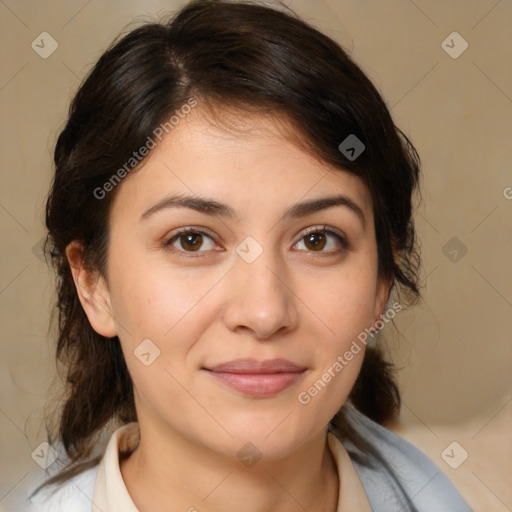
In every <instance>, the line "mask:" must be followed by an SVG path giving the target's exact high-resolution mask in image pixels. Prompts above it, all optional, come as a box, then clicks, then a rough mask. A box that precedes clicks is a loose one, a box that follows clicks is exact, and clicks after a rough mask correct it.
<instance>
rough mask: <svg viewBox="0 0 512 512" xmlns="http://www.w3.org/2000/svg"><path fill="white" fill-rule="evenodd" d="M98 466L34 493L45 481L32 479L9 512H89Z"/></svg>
mask: <svg viewBox="0 0 512 512" xmlns="http://www.w3.org/2000/svg"><path fill="white" fill-rule="evenodd" d="M97 473H98V465H95V466H94V467H92V468H89V469H87V470H85V471H83V472H81V473H79V474H77V475H75V476H74V477H72V478H70V479H69V480H67V481H66V482H64V483H62V484H56V485H48V486H46V487H43V488H42V489H41V490H39V491H38V492H37V493H34V491H35V490H36V489H37V488H38V486H39V485H41V484H42V483H43V482H44V481H45V480H41V478H40V477H39V478H32V479H29V480H28V482H27V483H26V484H25V485H24V489H23V498H20V499H19V501H18V502H17V503H16V504H15V505H14V508H12V509H9V512H36V511H37V512H90V511H91V508H92V505H91V504H92V496H93V492H94V484H95V482H96V476H97ZM33 493H34V494H33Z"/></svg>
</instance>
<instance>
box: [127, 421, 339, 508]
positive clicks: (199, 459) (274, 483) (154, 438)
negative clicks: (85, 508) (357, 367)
mask: <svg viewBox="0 0 512 512" xmlns="http://www.w3.org/2000/svg"><path fill="white" fill-rule="evenodd" d="M148 427H149V426H148ZM141 432H145V434H146V435H143V436H142V437H141V441H140V444H139V446H138V448H137V449H136V450H135V451H134V452H133V453H132V454H131V455H130V456H129V457H128V458H126V459H124V460H122V461H121V463H120V468H121V474H122V476H123V479H124V481H125V484H126V487H127V489H128V492H129V494H130V496H131V498H132V500H133V502H134V503H135V505H136V507H137V508H138V509H139V510H140V512H150V511H154V510H167V509H169V505H170V504H172V509H173V510H186V511H189V512H195V511H200V512H224V511H225V510H244V512H267V511H268V510H273V511H276V512H292V511H293V512H299V511H304V510H323V511H326V512H336V510H337V504H338V493H339V477H338V473H337V469H336V463H335V460H334V457H333V455H332V453H331V452H330V450H329V448H328V445H327V440H326V434H325V432H320V433H319V434H318V435H316V436H315V437H313V438H312V439H310V440H309V441H308V442H306V443H305V444H304V445H303V446H301V447H300V448H299V449H298V450H296V451H295V452H293V453H291V454H290V455H288V456H287V457H283V458H280V459H272V460H267V459H260V460H258V461H257V462H256V463H255V464H254V465H251V464H250V463H249V464H248V465H247V466H246V465H244V464H243V463H242V462H241V461H239V460H238V459H233V458H228V457H225V456H223V455H222V454H219V453H218V452H214V451H212V450H210V449H208V448H207V447H204V446H198V445H197V444H192V443H191V442H190V441H189V440H187V439H183V438H178V435H177V433H172V432H171V433H169V432H165V435H163V433H159V432H158V431H154V430H152V431H150V432H147V431H146V430H144V428H143V427H142V426H141ZM147 434H149V435H147Z"/></svg>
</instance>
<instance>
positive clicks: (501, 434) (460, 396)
mask: <svg viewBox="0 0 512 512" xmlns="http://www.w3.org/2000/svg"><path fill="white" fill-rule="evenodd" d="M288 3H289V5H290V6H291V7H292V8H294V9H295V10H296V11H297V12H298V13H299V14H300V15H302V16H303V17H304V18H305V19H306V20H308V21H309V22H311V23H312V24H314V25H315V26H317V27H318V28H320V29H321V30H323V31H324V32H326V33H327V34H328V35H330V36H331V37H333V38H334V39H336V40H337V41H338V42H340V43H341V44H342V45H344V46H345V48H347V49H348V50H349V52H350V53H351V54H352V55H353V57H354V58H355V60H356V61H357V62H358V63H359V64H360V65H361V66H362V67H363V69H364V70H365V71H366V72H367V74H368V75H369V76H370V78H371V79H372V80H373V81H374V83H375V84H376V85H377V87H378V88H379V90H380V91H381V92H382V94H383V95H384V97H385V99H386V101H387V103H388V105H389V107H390V108H391V109H392V114H393V116H394V118H395V120H396V122H397V124H398V125H399V126H400V127H401V128H402V129H403V130H404V131H405V133H406V134H408V135H409V136H410V137H411V138H412V141H413V143H414V144H415V145H416V147H417V149H418V151H419V153H420V155H421V157H422V161H423V178H422V186H423V198H424V202H423V203H422V204H421V206H420V208H419V210H418V212H417V215H416V219H417V227H418V232H419V236H420V239H421V245H422V254H423V267H424V268H423V271H422V276H423V284H424V290H423V293H424V297H425V302H424V304H422V305H420V306H417V307H416V308H415V309H411V310H409V311H404V312H401V313H399V315H398V316H397V318H396V325H397V327H398V329H399V331H400V336H398V335H397V334H396V332H395V331H394V330H393V329H392V328H391V329H390V327H389V326H387V327H386V328H385V330H384V333H385V336H386V338H388V339H389V344H390V346H391V348H392V350H393V353H394V357H395V361H396V362H397V363H398V364H399V365H400V366H403V370H402V371H401V373H400V382H401V389H402V393H403V399H404V405H403V411H402V416H401V422H400V424H399V425H396V427H395V430H396V431H397V432H398V433H400V434H401V435H403V436H404V437H406V438H407V439H409V440H411V441H413V442H414V443H415V444H416V445H417V446H419V447H420V448H421V449H422V450H423V451H424V452H425V453H427V454H428V455H429V456H430V457H431V458H432V459H433V460H434V462H435V463H436V464H437V465H438V466H439V467H440V468H441V469H442V470H443V471H444V472H445V473H446V474H447V475H448V476H449V477H450V478H451V479H452V481H453V482H454V483H455V484H456V485H457V486H458V487H459V489H461V491H462V492H463V494H464V496H465V497H466V499H467V500H468V502H469V503H470V504H471V505H472V506H473V507H474V509H475V510H478V511H485V512H489V511H497V512H498V511H507V510H508V511H510V510H512V491H511V488H512V487H511V486H510V482H511V481H512V434H511V432H512V430H511V426H512V389H511V387H512V386H511V384H512V383H511V380H512V377H511V370H510V367H511V362H512V343H511V335H510V326H511V320H512V269H511V265H510V262H511V261H512V259H511V255H512V236H511V231H512V227H511V218H512V188H510V187H512V173H511V163H510V162H511V161H512V145H511V144H510V142H511V135H512V72H511V62H512V44H511V38H512V34H511V29H510V27H511V26H512V3H511V2H509V1H504V0H502V1H496V0H478V1H477V0H472V1H465V2H462V1H455V0H451V1H442V2H441V1H420V0H417V1H415V2H412V1H407V0H391V1H386V2H382V1H380V0H367V1H363V0H358V1H355V0H353V1H340V0H323V1H320V0H318V1H316V0H315V1H306V0H301V1H299V0H296V1H292V2H288ZM182 4H183V2H176V1H163V0H160V1H156V0H154V1H144V2H143V1H141V0H139V1H136V0H130V1H126V0H125V1H121V0H116V1H109V2H102V1H100V0H90V1H87V0H72V1H71V0H68V1H64V0H55V1H46V2H39V1H35V0H33V1H24V0H0V37H1V40H0V42H1V59H2V60H1V63H2V65H1V69H0V112H1V119H2V123H1V132H0V154H1V156H2V161H1V166H0V168H1V187H0V190H1V193H0V224H1V228H2V244H1V247H2V248H1V253H0V257H1V267H0V307H1V338H0V350H1V356H0V389H1V396H0V434H1V435H0V457H1V469H0V509H5V510H8V508H9V503H10V502H11V500H13V499H14V497H15V496H16V492H17V490H18V489H20V488H22V487H23V483H24V481H26V479H28V478H29V474H31V473H34V472H36V471H41V470H40V469H39V467H38V466H36V464H35V463H34V461H33V460H32V458H31V452H32V451H33V450H34V449H35V448H36V447H37V446H38V445H39V444H40V443H41V442H42V441H44V440H45V431H44V428H43V427H42V423H41V420H42V413H43V407H44V404H45V398H46V396H47V395H48V393H50V388H51V384H52V380H53V379H54V376H55V364H54V353H53V352H54V345H53V338H52V336H51V335H50V336H49V335H48V334H47V331H48V322H49V311H50V306H51V303H52V293H53V284H52V275H51V274H50V272H49V271H48V269H47V267H46V265H45V264H44V263H43V262H42V261H41V258H40V253H39V252H38V251H39V243H40V240H41V238H42V236H43V234H44V230H43V224H42V216H43V205H44V200H45V196H46V193H47V190H48V186H49V182H50V178H51V172H52V168H51V152H52V149H53V146H54V144H55V140H56V137H57V134H58V131H59V129H60V128H61V127H62V125H63V123H64V121H65V118H66V112H67V109H68V105H69V100H70V98H71V97H72V94H73V93H74V91H75V90H76V89H77V87H78V85H79V83H80V80H81V78H82V77H83V76H84V74H85V73H86V71H87V70H88V69H89V68H90V66H91V65H92V64H93V63H94V62H95V60H96V59H97V58H98V57H99V55H100V54H101V52H102V51H103V50H104V49H105V48H106V47H107V45H108V44H109V43H110V42H111V40H112V39H113V37H114V36H115V35H117V33H118V32H119V31H120V30H121V29H123V28H125V27H126V25H127V24H128V23H130V22H132V21H133V20H134V18H136V17H138V18H139V19H141V18H147V17H148V16H160V15H162V14H165V13H167V12H169V10H173V9H175V8H177V7H179V6H180V5H182ZM454 31H456V32H458V33H459V34H460V35H461V36H462V37H463V38H464V40H465V41H467V43H468V45H469V46H468V48H467V50H466V51H465V52H464V53H462V54H461V55H460V56H459V57H458V58H455V59H454V58H452V57H450V56H449V55H448V54H447V53H446V52H445V51H444V49H443V47H442V45H441V43H442V42H443V41H444V40H445V39H446V38H447V36H448V35H449V34H451V33H452V32H454ZM41 32H48V33H50V34H51V36H52V37H53V38H54V39H55V40H56V41H57V42H58V49H57V50H56V51H55V52H54V53H53V54H52V55H51V56H49V57H48V58H47V59H43V58H41V57H40V56H39V55H38V54H37V53H36V52H35V51H34V50H33V49H32V48H31V43H32V41H34V40H37V39H36V38H37V37H38V36H39V34H41ZM448 41H450V39H448ZM448 44H450V45H452V43H451V42H449V43H448ZM453 46H454V50H457V49H459V48H460V47H461V46H460V42H459V41H457V40H455V42H454V43H453ZM507 187H508V188H507ZM453 237H457V239H458V240H459V242H458V243H459V244H463V246H464V247H465V248H466V250H467V252H466V253H465V254H464V255H462V253H461V250H460V247H459V248H457V247H456V246H454V245H453V243H454V242H453V240H452V241H451V242H450V240H451V239H452V238H453ZM445 244H448V245H447V246H446V245H445ZM461 247H462V246H461ZM454 250H455V251H457V252H456V253H455V252H453V251H454ZM461 255H462V257H461ZM453 260H456V261H453ZM56 390H57V391H58V387H55V386H53V387H52V388H51V393H55V392H56ZM453 441H456V442H457V443H458V445H456V446H455V448H454V449H453V450H454V451H450V450H448V453H449V455H450V456H451V458H450V459H447V460H450V462H451V463H452V465H454V463H455V462H457V461H460V457H462V455H463V454H464V452H463V450H465V451H467V452H468V454H469V457H468V459H467V460H466V461H464V462H463V463H462V464H461V465H460V467H459V468H458V469H452V468H451V467H450V466H449V465H448V464H447V463H446V462H445V461H444V460H443V458H442V457H441V453H442V452H443V450H444V449H445V448H446V447H447V446H448V445H449V444H450V443H452V442H453Z"/></svg>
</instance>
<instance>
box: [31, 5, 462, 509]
mask: <svg viewBox="0 0 512 512" xmlns="http://www.w3.org/2000/svg"><path fill="white" fill-rule="evenodd" d="M55 165H56V169H55V177H54V181H53V184H52V189H51V193H50V196H49V199H48V203H47V215H46V223H47V227H48V230H49V243H50V247H51V255H52V258H53V261H54V263H55V266H56V269H57V272H58V276H59V281H58V307H59V313H60V317H59V320H60V321H59V342H58V352H57V356H58V358H59V359H60V360H61V361H62V362H64V363H65V365H66V366H67V368H68V375H67V384H68V394H67V396H66V400H65V404H64V407H63V410H62V416H61V418H60V429H59V436H58V439H54V441H55V442H56V443H61V445H62V447H63V448H64V450H65V452H66V457H67V460H66V463H67V465H66V466H65V467H61V466H60V465H59V464H58V463H55V464H54V466H53V467H52V466H51V467H50V471H49V476H51V478H50V479H48V480H47V481H46V482H45V483H44V485H42V486H41V487H40V488H38V489H37V490H36V492H34V493H33V494H32V496H31V501H30V506H31V507H32V509H33V510H38V511H42V510H51V511H53V512H55V511H60V510H62V511H64V510H66V511H70V510H73V511H75V510H76V511H82V510H84V511H85V510H88V511H90V510H98V511H99V510H101V511H103V512H106V511H116V510H119V511H123V512H130V511H137V510H139V511H141V512H146V511H156V510H188V511H194V510H198V511H218V510H238V509H240V508H243V509H244V510H246V511H247V512H252V511H268V510H275V511H296V510H297V511H299V510H319V511H326V512H334V511H341V510H343V511H344V512H345V511H349V510H350V511H364V510H377V511H388V510H389V511H398V510H418V511H436V512H438V511H442V510H446V511H450V512H454V511H466V510H470V509H469V507H468V505H467V504H466V503H465V501H464V500H463V498H462V497H461V496H460V495H459V494H458V492H457V491H456V490H455V488H454V487H453V486H452V485H451V484H450V482H449V481H448V480H447V479H446V477H444V476H443V475H442V473H441V471H440V470H439V469H438V468H436V466H435V465H434V464H433V463H432V462H430V461H429V460H428V459H427V458H426V457H425V456H424V455H423V454H421V453H420V452H419V451H417V450H416V449H415V448H414V447H412V446H411V445H410V444H408V443H406V442H405V441H403V440H402V439H400V438H399V437H398V436H396V435H394V434H393V433H391V432H390V431H389V430H387V429H386V428H384V427H383V426H382V425H383V424H386V423H387V422H388V421H390V420H392V419H393V418H394V417H396V415H397V414H398V411H399V406H400V395H399V392H398V389H397V386H396V384H395V382H394V380H393V376H392V372H391V365H390V364H389V363H388V362H386V360H385V358H384V356H383V354H382V352H381V351H380V349H379V348H378V346H377V345H376V344H375V341H376V333H377V332H378V330H379V329H380V328H382V327H383V326H384V325H385V323H388V322H389V321H390V320H392V318H393V317H394V316H395V315H396V314H398V313H399V311H400V310H401V309H402V307H403V305H402V298H401V296H402V295H404V297H403V298H405V299H407V300H408V301H409V303H413V302H414V301H415V300H416V299H417V298H419V295H420V293H419V289H418V275H417V272H418V268H419V256H418V252H417V247H416V243H415V231H414V224H413V219H412V204H411V203H412V194H413V193H414V191H415V190H416V188H417V184H418V179H419V159H418V156H417V154H416V152H415V150H414V148H413V146H412V145H411V144H410V142H409V141H408V139H407V137H405V135H404V134H403V133H402V132H401V131H400V130H399V129H398V128H396V127H395V126H394V123H393V121H392V119H391V117H390V114H389V111H388V109H387V108H386V106H385V103H384V102H383V100H382V98H381V96H380V95H379V93H378V92H377V90H376V89H375V87H374V86H373V85H372V84H371V82H370V81H369V80H368V78H367V77H366V76H365V75H364V74H363V72H362V71H361V70H360V69H359V68H358V67H357V66H356V65H355V64H354V63H353V62H352V61H351V60H350V58H349V57H348V56H347V55H346V53H345V52H344V51H343V50H342V49H341V48H340V47H339V46H338V45H337V44H336V43H335V42H333V41H332V40H330V39H329V38H327V37H326V36H324V35H322V34H321V33H319V32H318V31H317V30H315V29H313V28H312V27H310V26H308V25H307V24H305V23H304V22H302V21H301V20H299V19H298V18H297V17H295V16H294V15H293V13H291V12H286V11H285V10H281V9H273V8H269V7H265V6H262V5H257V4H249V3H232V2H224V1H208V0H206V1H204V0H203V1H196V2H192V3H190V4H188V5H187V6H186V7H184V8H183V9H182V10H181V11H180V12H179V13H178V14H177V15H176V17H174V18H173V19H172V20H171V21H170V22H169V23H165V24H146V25H144V26H142V27H140V28H138V29H136V30H133V31H132V32H130V33H129V34H128V35H126V36H125V37H123V38H122V39H120V40H118V41H117V42H116V43H115V44H113V46H111V48H110V49H109V50H108V51H107V52H106V53H105V54H104V55H103V56H102V57H101V58H100V59H99V61H98V63H97V64H96V65H95V67H94V69H93V70H92V72H91V73H90V75H89V76H88V78H87V79H86V81H85V82H84V83H83V85H82V86H81V87H80V90H79V91H78V93H77V94H76V97H75V98H74V100H73V103H72V105H71V109H70V115H69V119H68V122H67V124H66V126H65V128H64V130H63V131H62V133H61V134H60V137H59V139H58V142H57V146H56V149H55ZM394 287H395V288H396V290H397V292H398V297H399V300H396V301H395V302H393V303H392V302H391V298H390V295H391V291H392V289H393V288H394ZM111 431H113V435H112V436H111V437H110V438H108V435H109V434H110V432H111ZM105 435H106V438H107V439H106V441H108V445H107V446H106V448H105V450H101V451H100V453H99V454H98V455H96V456H94V454H93V450H94V449H95V447H96V446H100V443H99V440H100V439H101V436H104V437H105ZM50 439H52V438H51V437H50ZM52 444H53V442H52ZM57 466H59V467H57ZM27 508H28V507H27Z"/></svg>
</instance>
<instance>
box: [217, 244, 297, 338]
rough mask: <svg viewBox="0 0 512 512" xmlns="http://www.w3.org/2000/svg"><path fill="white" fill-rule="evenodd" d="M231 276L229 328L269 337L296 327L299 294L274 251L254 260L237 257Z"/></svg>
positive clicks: (228, 286)
mask: <svg viewBox="0 0 512 512" xmlns="http://www.w3.org/2000/svg"><path fill="white" fill-rule="evenodd" d="M227 278H228V279H227V282H226V283H225V286H226V290H227V301H226V305H225V310H224V315H223V317H224V322H225V324H226V326H227V327H228V329H230V330H231V331H233V332H243V331H247V332H249V333H250V335H251V336H253V337H254V338H257V339H260V340H262V339H263V340H267V339H270V338H272V337H273V336H275V335H276V333H280V334H284V333H285V332H288V331H290V330H293V329H294V328H295V327H296V325H297V322H298V312H297V302H296V301H297V297H296V296H295V294H294V292H293V289H292V283H290V276H289V273H288V272H286V271H285V270H284V265H283V264H282V262H279V261H278V260H277V259H275V258H273V257H272V254H271V251H270V250H265V251H263V253H262V254H261V255H260V256H259V257H258V258H257V259H256V260H255V261H253V262H252V263H247V262H246V261H245V260H244V259H243V258H241V257H237V258H236V259H235V264H234V268H233V269H232V270H231V272H229V274H228V276H227Z"/></svg>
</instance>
